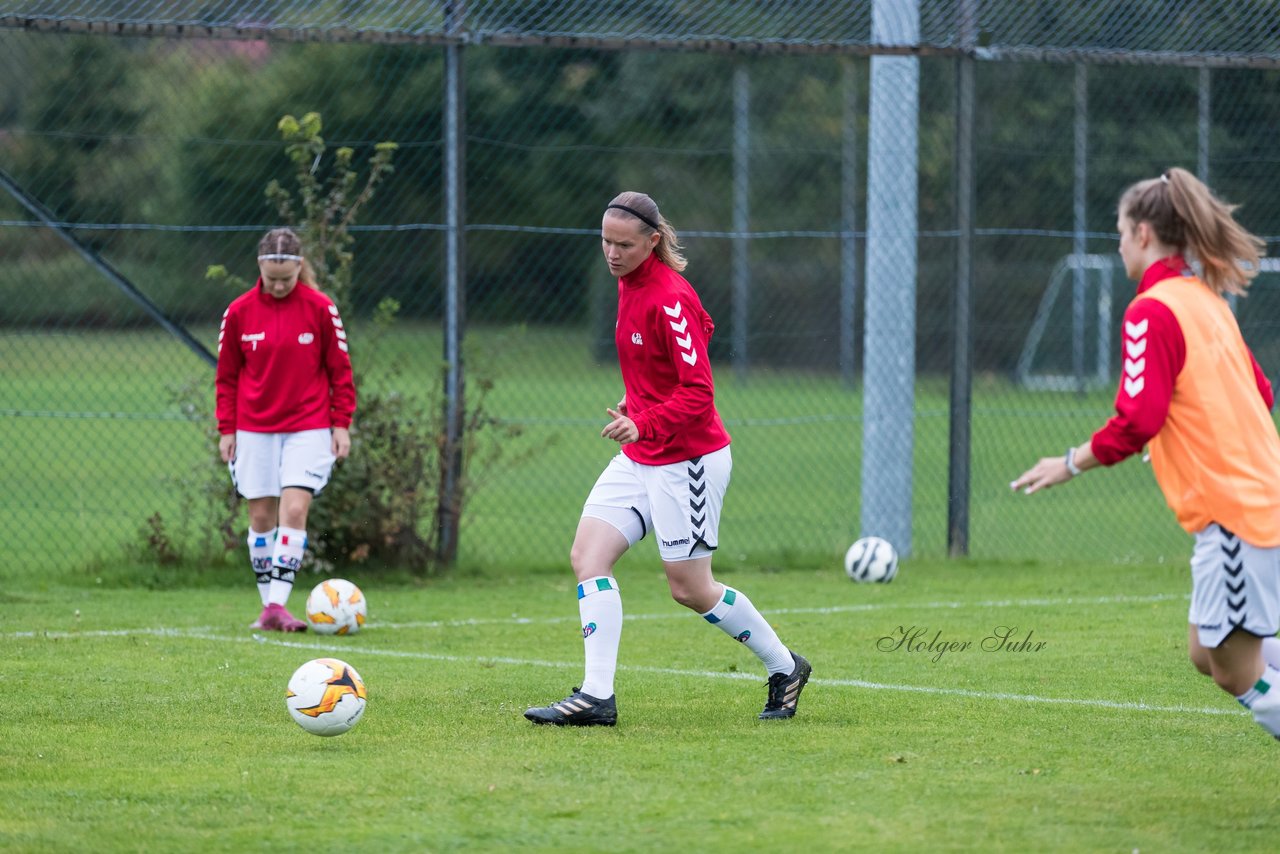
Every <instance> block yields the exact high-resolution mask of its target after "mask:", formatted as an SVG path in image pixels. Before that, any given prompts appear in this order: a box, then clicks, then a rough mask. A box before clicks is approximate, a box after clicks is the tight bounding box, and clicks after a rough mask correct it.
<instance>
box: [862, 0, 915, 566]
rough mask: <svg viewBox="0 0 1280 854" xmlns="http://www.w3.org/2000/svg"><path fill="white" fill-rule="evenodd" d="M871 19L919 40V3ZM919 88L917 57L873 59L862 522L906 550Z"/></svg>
mask: <svg viewBox="0 0 1280 854" xmlns="http://www.w3.org/2000/svg"><path fill="white" fill-rule="evenodd" d="M871 22H872V23H871V39H872V41H873V42H875V43H876V44H884V45H894V44H908V45H909V44H915V42H916V41H917V40H918V39H919V30H920V9H919V4H918V2H917V0H876V2H875V4H874V5H873V6H872V11H871ZM919 92H920V65H919V60H918V59H917V58H916V57H913V56H873V57H872V58H871V123H870V130H869V134H868V141H867V161H868V166H867V273H866V281H867V287H866V289H865V291H866V312H865V316H864V318H865V320H864V322H865V334H864V336H863V345H862V346H863V373H864V376H865V381H864V385H863V388H864V394H863V419H862V490H861V495H862V513H861V516H862V518H861V524H862V533H863V534H874V535H876V536H880V537H884V538H885V539H887V540H889V542H891V543H893V545H894V547H895V548H896V549H897V550H898V552H899V553H900V554H901V555H903V556H905V555H908V554H910V553H911V521H912V507H911V478H912V471H911V467H912V456H913V453H912V451H913V447H914V436H915V342H916V334H915V329H916V267H917V259H916V253H917V245H916V243H917V240H916V238H917V211H918V205H919V201H918V193H919V188H918V181H917V172H918V156H919V155H918V151H917V138H918V135H919V127H918V125H919V110H920V107H919Z"/></svg>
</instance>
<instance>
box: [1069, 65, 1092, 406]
mask: <svg viewBox="0 0 1280 854" xmlns="http://www.w3.org/2000/svg"><path fill="white" fill-rule="evenodd" d="M1075 89H1076V92H1075V95H1076V113H1075V199H1074V203H1073V205H1072V207H1073V211H1074V219H1075V224H1074V231H1073V235H1072V238H1071V254H1072V255H1074V256H1075V257H1074V258H1073V261H1074V262H1075V263H1074V265H1073V266H1072V272H1071V275H1072V289H1071V372H1072V375H1073V376H1074V377H1075V382H1076V391H1077V392H1078V393H1080V394H1084V391H1085V386H1086V382H1085V376H1084V324H1085V310H1084V303H1085V287H1086V286H1087V285H1088V271H1087V270H1085V265H1084V255H1085V251H1086V249H1087V248H1088V247H1087V244H1086V242H1085V241H1086V238H1085V234H1086V228H1087V225H1088V223H1087V218H1088V215H1087V207H1086V205H1087V196H1086V193H1085V191H1086V189H1087V186H1088V157H1089V67H1088V66H1086V65H1084V64H1083V63H1081V64H1079V65H1077V66H1076V86H1075Z"/></svg>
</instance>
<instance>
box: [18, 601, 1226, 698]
mask: <svg viewBox="0 0 1280 854" xmlns="http://www.w3.org/2000/svg"><path fill="white" fill-rule="evenodd" d="M1186 598H1187V597H1186V596H1182V595H1154V596H1106V597H1095V598H1090V599H1075V598H1067V599H1022V600H998V601H991V602H979V603H969V604H971V605H973V606H975V607H1012V606H1020V605H1025V606H1033V605H1034V606H1043V605H1067V604H1086V605H1097V604H1111V603H1130V602H1161V601H1170V600H1178V599H1186ZM891 607H896V608H902V607H918V608H959V607H964V604H962V603H952V602H935V603H916V604H914V605H911V604H902V603H893V604H885V605H846V606H833V607H830V608H790V609H783V610H781V611H775V612H773V613H788V614H826V613H844V612H848V611H870V610H883V609H887V608H891ZM668 616H671V617H676V616H682V617H687V615H685V614H682V613H677V614H673V615H666V614H648V615H637V616H633V617H632V619H666V618H667V617H668ZM569 619H576V617H565V618H561V617H552V618H547V619H545V620H537V621H535V620H529V619H522V618H518V617H513V618H510V619H506V620H501V619H490V620H452V621H434V622H426V623H398V624H379V625H378V628H410V627H415V628H416V627H439V626H463V625H481V624H493V623H505V624H508V625H509V624H512V623H533V622H539V623H554V622H563V621H565V620H569ZM137 635H143V636H153V637H169V638H175V639H191V640H202V641H214V642H217V643H259V644H264V645H267V646H276V647H284V648H288V649H301V650H307V651H309V652H330V653H335V654H340V655H343V656H346V657H348V658H350V657H352V656H353V655H364V656H382V657H386V658H402V659H403V658H407V659H414V660H419V661H448V662H456V663H461V664H490V665H492V664H503V665H510V666H514V667H550V668H558V669H566V670H568V669H577V668H580V667H581V666H582V665H581V663H580V662H563V661H544V660H540V659H531V658H509V657H491V656H466V655H446V654H442V653H431V652H414V651H406V650H395V649H373V648H368V647H354V646H352V645H350V644H347V643H342V644H333V643H309V642H301V641H292V640H283V639H278V638H271V637H265V636H263V635H259V634H254V635H250V636H248V637H245V636H228V635H219V634H216V633H215V632H214V630H213V629H212V628H211V627H208V626H201V627H197V628H190V629H174V628H159V629H117V630H110V631H89V632H15V633H12V634H10V635H9V637H13V638H41V639H45V638H48V639H72V638H90V637H128V636H137ZM618 669H619V670H624V671H631V672H635V673H656V674H659V675H662V676H681V677H692V678H698V679H740V680H741V679H746V680H751V681H761V680H763V676H761V675H760V674H752V673H724V672H719V671H708V670H680V669H676V668H669V667H647V666H644V665H621V666H619V668H618ZM811 681H812V683H813V684H814V685H825V686H830V687H843V688H861V689H864V690H869V691H900V692H905V693H915V694H933V695H939V696H952V697H969V698H971V699H975V700H997V701H1012V702H1021V703H1038V704H1043V705H1059V706H1083V707H1089V708H1102V709H1116V710H1120V711H1139V712H1163V713H1171V714H1195V715H1239V714H1244V712H1243V711H1240V710H1236V709H1224V708H1216V707H1195V706H1161V705H1153V704H1150V703H1138V702H1130V701H1120V700H1099V699H1091V698H1087V697H1041V696H1038V695H1035V694H1014V693H1009V692H1003V691H974V690H970V689H966V688H945V687H938V686H932V685H901V684H894V683H885V682H870V681H867V680H865V679H813V680H811Z"/></svg>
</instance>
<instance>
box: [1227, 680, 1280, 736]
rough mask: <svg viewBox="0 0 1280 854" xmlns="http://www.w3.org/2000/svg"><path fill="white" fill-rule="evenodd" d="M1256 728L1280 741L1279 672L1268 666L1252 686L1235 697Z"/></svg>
mask: <svg viewBox="0 0 1280 854" xmlns="http://www.w3.org/2000/svg"><path fill="white" fill-rule="evenodd" d="M1236 699H1237V700H1239V701H1240V705H1242V706H1244V707H1245V708H1246V709H1248V710H1249V711H1250V712H1252V713H1253V719H1254V720H1255V721H1257V722H1258V726H1260V727H1262V728H1263V729H1265V730H1266V731H1267V732H1269V733H1271V735H1273V736H1274V737H1276V738H1278V739H1280V670H1278V669H1276V668H1275V667H1273V666H1271V665H1270V664H1268V665H1267V666H1266V668H1265V669H1264V670H1263V671H1262V677H1261V678H1259V679H1258V681H1257V682H1255V683H1254V686H1253V687H1252V688H1250V689H1249V690H1248V691H1245V692H1244V693H1243V694H1241V695H1240V696H1238V697H1236Z"/></svg>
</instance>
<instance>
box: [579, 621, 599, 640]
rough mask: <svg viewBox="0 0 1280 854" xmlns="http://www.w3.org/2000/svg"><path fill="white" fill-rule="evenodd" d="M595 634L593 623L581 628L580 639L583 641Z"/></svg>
mask: <svg viewBox="0 0 1280 854" xmlns="http://www.w3.org/2000/svg"><path fill="white" fill-rule="evenodd" d="M595 633H596V624H595V623H587V624H586V625H585V626H583V627H582V637H583V639H584V640H585V639H586V638H589V637H591V636H592V635H593V634H595Z"/></svg>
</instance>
